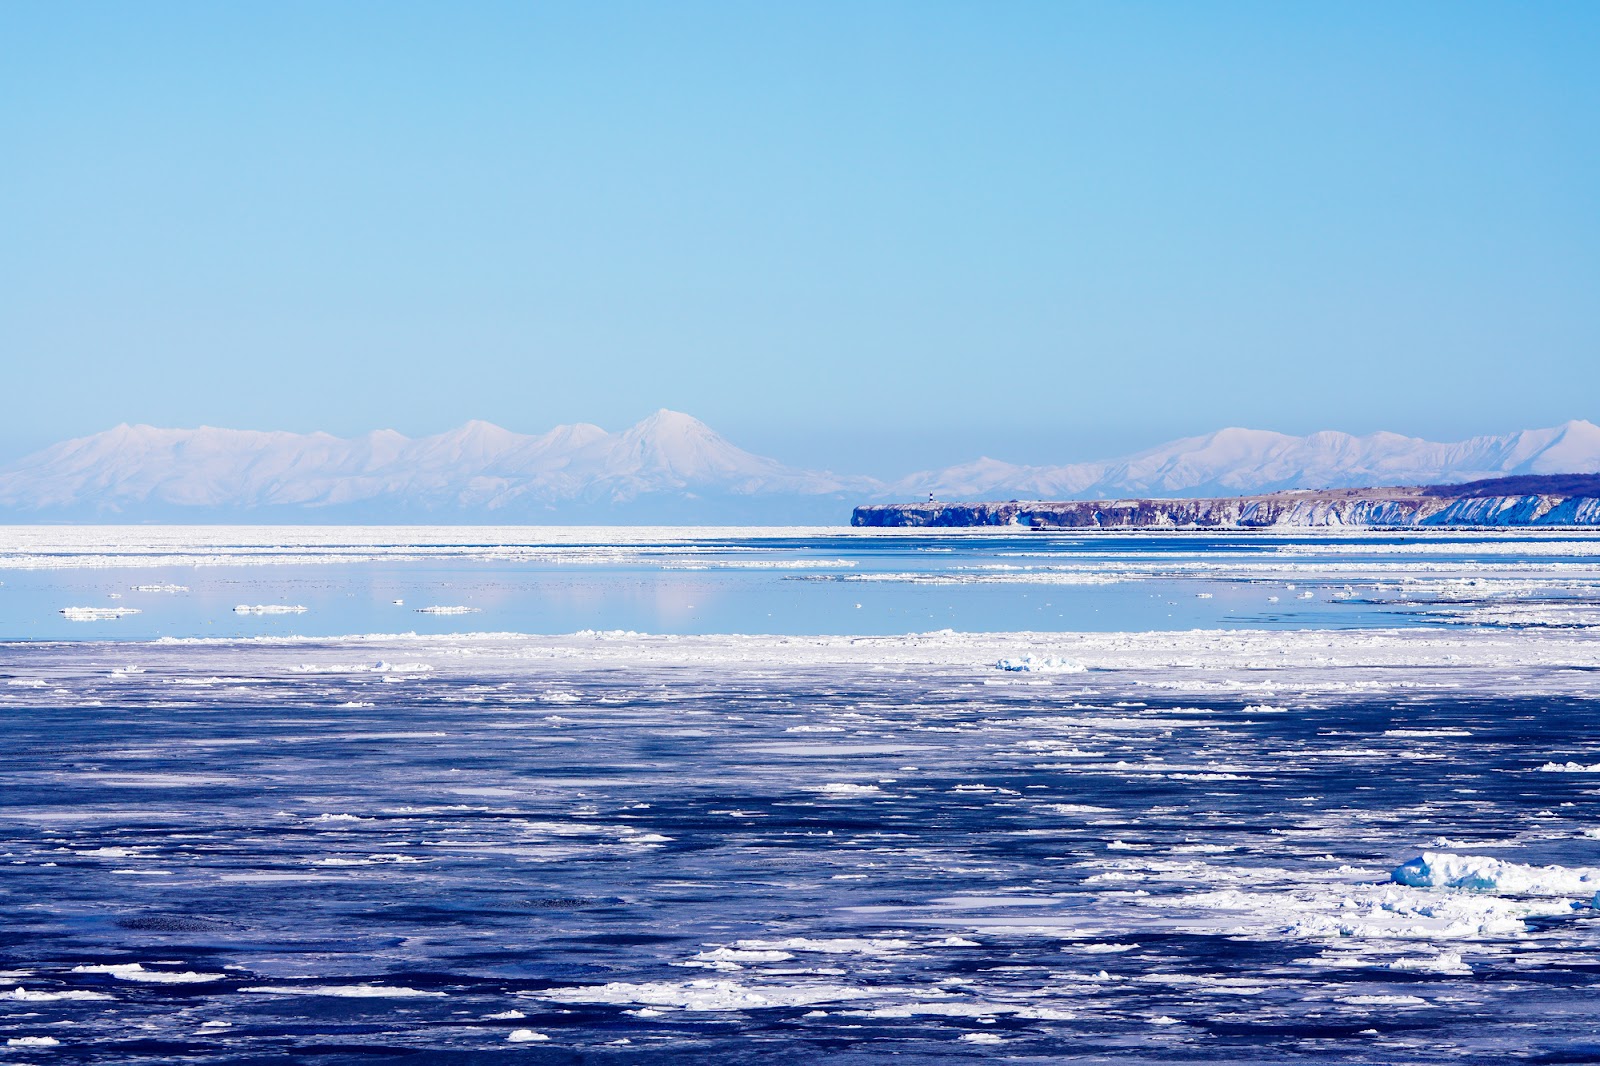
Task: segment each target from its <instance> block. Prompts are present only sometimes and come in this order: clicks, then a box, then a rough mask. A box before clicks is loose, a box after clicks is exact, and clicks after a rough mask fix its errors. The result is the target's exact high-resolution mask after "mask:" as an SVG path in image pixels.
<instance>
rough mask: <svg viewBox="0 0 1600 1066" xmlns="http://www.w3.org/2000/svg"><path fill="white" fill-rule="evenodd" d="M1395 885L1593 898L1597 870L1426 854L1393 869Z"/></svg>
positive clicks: (1598, 884) (1597, 883) (1598, 883)
mask: <svg viewBox="0 0 1600 1066" xmlns="http://www.w3.org/2000/svg"><path fill="white" fill-rule="evenodd" d="M1391 876H1392V877H1393V879H1394V881H1395V883H1396V884H1401V885H1410V886H1412V887H1414V888H1460V889H1466V890H1468V891H1471V892H1495V893H1506V894H1510V895H1517V896H1575V895H1576V896H1592V895H1594V893H1595V890H1596V889H1597V888H1600V870H1595V869H1586V868H1582V867H1568V866H1524V865H1522V864H1521V863H1514V862H1505V861H1503V860H1501V859H1491V858H1489V857H1487V856H1483V855H1456V854H1453V853H1451V852H1439V851H1427V852H1423V853H1422V854H1421V855H1420V856H1418V857H1417V858H1415V859H1412V860H1410V861H1409V862H1405V863H1402V864H1401V865H1399V866H1397V867H1395V869H1394V872H1393V874H1392V875H1391Z"/></svg>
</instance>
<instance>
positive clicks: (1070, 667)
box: [994, 655, 1087, 674]
mask: <svg viewBox="0 0 1600 1066" xmlns="http://www.w3.org/2000/svg"><path fill="white" fill-rule="evenodd" d="M994 665H995V669H997V670H1009V671H1012V672H1015V673H1034V674H1081V673H1083V671H1084V670H1085V669H1087V668H1086V667H1085V666H1084V665H1083V664H1082V663H1080V662H1077V661H1076V660H1073V659H1061V658H1057V657H1056V656H1054V655H1050V656H1044V657H1040V656H1037V655H1024V656H1023V657H1022V658H1020V659H1001V660H1000V661H999V662H997V663H995V664H994Z"/></svg>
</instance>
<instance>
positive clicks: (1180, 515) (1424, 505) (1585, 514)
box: [850, 474, 1600, 529]
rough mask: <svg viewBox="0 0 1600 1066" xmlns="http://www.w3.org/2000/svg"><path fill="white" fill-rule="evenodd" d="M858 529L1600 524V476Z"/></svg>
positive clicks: (1000, 507) (1049, 510)
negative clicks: (916, 527)
mask: <svg viewBox="0 0 1600 1066" xmlns="http://www.w3.org/2000/svg"><path fill="white" fill-rule="evenodd" d="M850 524H851V525H853V526H880V527H904V526H946V527H949V526H1025V527H1031V528H1034V529H1283V528H1289V529H1295V528H1339V527H1353V528H1418V527H1420V528H1452V527H1461V528H1478V527H1486V526H1487V527H1497V526H1539V527H1551V526H1572V527H1582V526H1587V527H1600V474H1552V475H1531V476H1525V477H1510V478H1493V479H1490V480H1488V481H1479V482H1473V483H1471V484H1467V485H1424V486H1402V487H1390V488H1367V489H1306V490H1296V491H1290V492H1273V493H1268V494H1265V495H1259V496H1224V497H1213V498H1207V499H1191V500H1182V499H1178V500H1162V499H1125V500H1066V501H1055V502H1050V501H1036V500H1029V501H1022V500H1010V501H1007V502H1004V503H998V502H989V503H942V502H937V501H935V502H929V503H906V504H883V505H878V506H867V507H857V508H856V509H855V512H854V513H853V514H852V515H851V518H850Z"/></svg>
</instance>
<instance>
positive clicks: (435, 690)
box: [0, 628, 1600, 1063]
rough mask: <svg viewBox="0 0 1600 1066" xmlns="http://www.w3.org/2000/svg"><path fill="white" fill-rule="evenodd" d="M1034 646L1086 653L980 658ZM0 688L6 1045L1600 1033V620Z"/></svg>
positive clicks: (1004, 640)
mask: <svg viewBox="0 0 1600 1066" xmlns="http://www.w3.org/2000/svg"><path fill="white" fill-rule="evenodd" d="M1029 655H1032V656H1035V657H1036V658H1040V659H1045V658H1056V659H1071V660H1073V661H1075V662H1077V663H1080V664H1082V665H1083V666H1084V670H1082V671H1080V672H1072V671H1043V672H1037V673H1036V672H1029V671H1021V672H1018V671H1011V670H1002V669H999V668H998V667H997V665H996V664H997V663H998V662H999V661H1000V660H1001V659H1002V658H1010V659H1013V660H1015V659H1021V658H1025V657H1027V656H1029ZM0 674H3V675H4V677H3V685H0V707H3V708H4V713H3V714H0V753H3V754H0V804H3V816H0V826H3V827H4V829H3V833H4V839H3V840H0V853H3V858H4V862H5V863H7V864H8V865H6V866H5V867H4V870H5V871H6V876H4V877H0V907H4V913H5V914H6V915H7V920H6V922H5V923H4V925H3V927H0V969H3V973H0V1004H3V1005H4V1007H5V1011H4V1013H3V1015H0V1028H3V1030H4V1031H3V1032H0V1038H4V1039H6V1040H16V1041H38V1040H45V1039H49V1040H53V1041H57V1043H55V1044H51V1045H48V1046H47V1045H42V1044H16V1045H14V1046H13V1047H12V1048H11V1049H10V1050H9V1051H8V1052H7V1053H6V1054H7V1056H8V1059H11V1060H13V1061H40V1062H44V1061H49V1062H95V1063H140V1062H170V1061H179V1060H182V1061H212V1062H309V1063H345V1062H370V1061H375V1060H376V1061H383V1060H385V1059H388V1058H393V1059H397V1060H401V1061H404V1060H406V1059H408V1058H412V1059H415V1061H435V1059H434V1058H432V1057H430V1056H441V1055H443V1056H446V1057H445V1058H441V1059H438V1061H484V1062H489V1061H501V1060H502V1059H504V1060H506V1061H532V1062H579V1061H581V1062H609V1061H643V1062H658V1061H674V1062H676V1061H681V1062H726V1063H735V1062H751V1061H771V1062H793V1061H799V1060H802V1059H804V1058H806V1057H812V1056H818V1057H825V1058H827V1059H829V1060H830V1061H841V1062H851V1061H861V1062H867V1061H874V1062H875V1061H879V1060H881V1059H883V1058H885V1057H886V1056H889V1055H893V1056H894V1057H895V1058H896V1059H897V1060H899V1061H908V1062H950V1061H963V1060H974V1061H976V1060H990V1059H995V1060H1007V1061H1041V1062H1046V1061H1061V1060H1062V1059H1063V1058H1067V1057H1073V1058H1075V1059H1076V1060H1077V1061H1086V1062H1116V1061H1129V1062H1133V1061H1138V1062H1151V1061H1169V1062H1186V1061H1196V1062H1198V1061H1214V1060H1218V1059H1229V1060H1233V1061H1238V1062H1262V1063H1266V1062H1284V1061H1306V1062H1392V1061H1411V1060H1416V1059H1423V1058H1426V1059H1427V1060H1429V1061H1458V1062H1501V1061H1505V1060H1506V1059H1507V1058H1510V1057H1517V1058H1524V1059H1528V1060H1530V1061H1551V1062H1553V1061H1583V1060H1586V1059H1592V1058H1593V1056H1594V1055H1595V1054H1596V1053H1597V1049H1600V1021H1597V1019H1596V1015H1595V1013H1594V1011H1593V1002H1594V997H1595V995H1596V993H1597V992H1600V967H1597V966H1596V965H1595V962H1594V959H1595V957H1596V950H1597V949H1600V917H1597V912H1596V911H1595V910H1594V908H1593V905H1592V897H1593V894H1594V884H1593V879H1594V878H1595V877H1600V839H1597V837H1600V832H1597V831H1596V829H1595V821H1594V810H1595V793H1596V788H1597V787H1600V771H1597V770H1594V769H1589V768H1592V767H1595V766H1597V765H1600V741H1597V740H1596V738H1595V733H1594V730H1593V720H1594V714H1595V710H1596V703H1595V700H1596V697H1597V695H1600V648H1597V646H1596V642H1595V641H1594V640H1593V639H1592V637H1591V636H1590V634H1589V633H1588V632H1587V631H1584V630H1575V629H1560V630H1552V629H1543V628H1541V629H1521V630H1506V629H1494V630H1486V629H1478V628H1453V629H1450V630H1443V631H1441V630H1423V629H1411V630H1403V631H1401V630H1375V631H1347V630H1342V631H1335V632H1316V631H1298V632H1248V631H1244V632H1241V631H1233V632H1221V631H1213V632H1196V633H1186V634H1083V635H1072V636H1068V635H1061V634H1038V633H1019V634H983V635H962V634H953V633H947V634H931V635H924V636H918V637H903V638H849V637H833V638H827V637H813V638H777V637H732V636H730V637H713V638H694V637H689V638H685V637H641V636H636V635H628V634H616V633H613V634H591V635H580V636H572V637H561V638H542V637H516V636H502V637H492V636H481V637H406V638H368V639H362V640H343V641H320V640H307V641H253V642H243V643H241V642H235V641H205V640H200V641H167V642H160V643H146V644H138V643H121V644H98V645H95V644H48V645H32V646H22V645H10V646H6V647H5V648H3V649H0ZM1569 764H1570V766H1571V767H1573V769H1568V766H1569ZM1552 765H1553V766H1556V767H1559V768H1562V772H1551V770H1550V767H1551V766H1552ZM1413 860H1416V861H1413ZM1408 863H1409V864H1410V865H1409V866H1406V865H1405V864H1408ZM1401 867H1404V868H1403V869H1402V870H1401V871H1400V873H1399V874H1398V875H1396V874H1394V871H1395V870H1396V869H1397V868H1401ZM1397 876H1398V879H1397ZM1459 886H1467V887H1459Z"/></svg>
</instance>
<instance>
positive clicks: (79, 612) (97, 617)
mask: <svg viewBox="0 0 1600 1066" xmlns="http://www.w3.org/2000/svg"><path fill="white" fill-rule="evenodd" d="M61 613H62V614H64V615H66V616H67V620H68V621H69V622H101V621H105V620H107V619H111V618H122V617H123V616H125V615H130V614H138V613H139V609H138V608H137V607H63V608H61Z"/></svg>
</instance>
